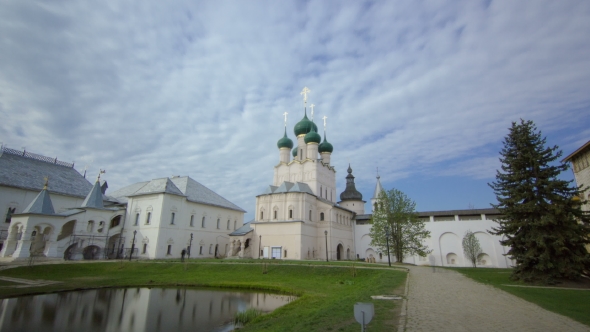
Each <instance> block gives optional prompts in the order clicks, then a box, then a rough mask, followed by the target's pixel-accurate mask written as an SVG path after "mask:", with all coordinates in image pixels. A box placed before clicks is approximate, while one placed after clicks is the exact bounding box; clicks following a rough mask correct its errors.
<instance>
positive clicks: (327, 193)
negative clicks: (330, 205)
mask: <svg viewBox="0 0 590 332" xmlns="http://www.w3.org/2000/svg"><path fill="white" fill-rule="evenodd" d="M326 199H328V188H326Z"/></svg>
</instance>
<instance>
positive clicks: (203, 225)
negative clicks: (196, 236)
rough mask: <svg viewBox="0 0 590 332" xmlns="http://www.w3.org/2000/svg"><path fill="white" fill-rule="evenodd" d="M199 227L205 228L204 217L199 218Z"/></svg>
mask: <svg viewBox="0 0 590 332" xmlns="http://www.w3.org/2000/svg"><path fill="white" fill-rule="evenodd" d="M201 228H205V217H203V219H201Z"/></svg>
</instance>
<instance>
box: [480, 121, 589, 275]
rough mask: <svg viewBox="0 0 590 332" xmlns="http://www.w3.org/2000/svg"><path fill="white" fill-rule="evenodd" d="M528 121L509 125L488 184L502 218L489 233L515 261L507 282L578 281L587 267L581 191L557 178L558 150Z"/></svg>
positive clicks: (586, 219)
mask: <svg viewBox="0 0 590 332" xmlns="http://www.w3.org/2000/svg"><path fill="white" fill-rule="evenodd" d="M545 143H546V139H545V138H543V137H542V136H541V132H540V131H537V127H536V126H535V124H534V123H533V122H532V121H524V120H522V119H521V121H520V123H516V122H513V123H512V127H511V128H510V132H509V134H508V136H506V138H505V139H504V147H503V148H502V150H501V152H500V155H501V158H500V161H501V162H502V171H500V170H498V171H497V173H496V182H493V183H491V184H489V185H490V187H492V189H493V190H494V193H495V194H496V198H497V200H498V204H497V205H493V206H494V207H495V208H497V209H498V210H500V212H501V213H502V214H503V218H502V220H501V221H499V227H497V228H493V229H492V231H491V232H490V233H492V234H495V235H501V236H503V240H502V241H500V243H501V244H502V245H505V246H508V247H510V250H508V253H507V255H508V256H509V257H510V258H511V259H513V260H515V261H516V266H515V267H514V270H513V272H512V279H514V280H523V281H525V282H542V283H549V284H551V283H555V282H558V281H559V279H577V278H579V277H580V276H581V274H583V273H585V272H584V271H585V270H586V271H588V268H589V267H590V255H589V253H588V251H587V250H586V248H585V247H584V245H585V244H588V243H590V239H589V235H590V234H589V228H588V222H589V221H590V220H589V217H588V214H587V213H585V212H583V211H582V210H581V206H580V200H579V199H575V198H576V197H577V195H579V190H580V188H576V187H572V186H571V181H564V180H560V179H558V178H557V176H558V175H559V173H561V172H562V171H564V170H566V169H567V168H568V165H567V164H563V163H561V164H558V165H555V164H554V163H553V162H554V161H556V160H558V158H560V157H561V151H558V147H557V146H554V147H548V148H547V147H545Z"/></svg>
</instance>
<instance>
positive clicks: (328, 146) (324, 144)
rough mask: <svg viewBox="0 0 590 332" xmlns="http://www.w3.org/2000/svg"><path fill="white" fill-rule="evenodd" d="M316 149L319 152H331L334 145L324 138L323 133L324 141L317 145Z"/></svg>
mask: <svg viewBox="0 0 590 332" xmlns="http://www.w3.org/2000/svg"><path fill="white" fill-rule="evenodd" d="M318 151H319V152H320V153H322V152H330V153H332V151H334V147H333V146H332V144H330V143H329V142H328V140H327V139H326V133H324V141H323V142H322V143H321V144H320V146H319V147H318Z"/></svg>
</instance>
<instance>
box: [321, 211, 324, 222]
mask: <svg viewBox="0 0 590 332" xmlns="http://www.w3.org/2000/svg"><path fill="white" fill-rule="evenodd" d="M320 220H321V221H324V213H323V212H321V213H320Z"/></svg>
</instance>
